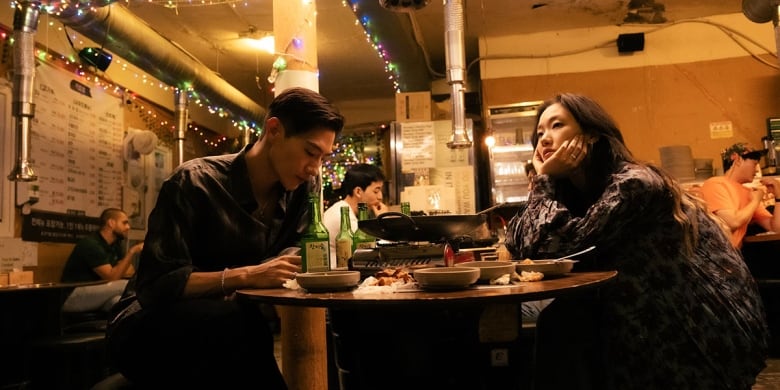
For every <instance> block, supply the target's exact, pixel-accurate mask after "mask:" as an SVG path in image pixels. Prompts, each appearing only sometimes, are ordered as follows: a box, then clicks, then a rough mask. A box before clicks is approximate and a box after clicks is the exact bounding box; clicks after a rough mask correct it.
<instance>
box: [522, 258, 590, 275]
mask: <svg viewBox="0 0 780 390" xmlns="http://www.w3.org/2000/svg"><path fill="white" fill-rule="evenodd" d="M533 262H534V263H533V264H522V261H517V262H516V263H517V272H520V271H533V272H541V273H543V274H544V275H545V276H554V275H563V274H565V273H567V272H571V269H572V268H573V267H574V263H576V262H577V260H568V259H566V260H533Z"/></svg>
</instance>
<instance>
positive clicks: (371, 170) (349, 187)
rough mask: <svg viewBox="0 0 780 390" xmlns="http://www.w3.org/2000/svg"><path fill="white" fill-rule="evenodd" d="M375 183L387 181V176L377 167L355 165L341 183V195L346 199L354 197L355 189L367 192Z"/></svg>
mask: <svg viewBox="0 0 780 390" xmlns="http://www.w3.org/2000/svg"><path fill="white" fill-rule="evenodd" d="M375 181H385V174H384V173H382V170H381V169H379V167H377V166H376V165H371V164H355V165H353V166H352V167H351V168H350V169H349V170H348V171H347V173H346V174H345V175H344V181H342V182H341V193H342V195H343V196H344V197H346V196H347V195H352V192H353V191H354V190H355V188H357V187H360V188H361V189H363V190H365V189H366V188H368V186H370V185H371V183H373V182H375Z"/></svg>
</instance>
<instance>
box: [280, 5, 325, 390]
mask: <svg viewBox="0 0 780 390" xmlns="http://www.w3.org/2000/svg"><path fill="white" fill-rule="evenodd" d="M273 6H274V9H273V10H274V40H275V43H274V44H275V46H276V52H277V53H284V54H280V55H282V57H283V58H284V60H285V62H286V64H287V65H286V68H285V69H283V70H280V72H279V74H278V75H277V78H276V82H275V86H274V92H275V93H276V94H277V95H278V94H279V93H281V92H282V91H284V90H286V89H288V88H291V87H306V88H309V89H311V90H314V91H319V80H318V79H317V12H316V8H317V7H316V3H315V1H314V0H311V1H301V0H296V1H290V0H274V3H273ZM277 312H278V314H279V317H280V318H281V321H282V334H281V344H282V374H283V375H284V379H285V381H286V382H287V386H288V387H289V388H290V390H318V389H322V390H327V388H328V350H327V345H326V340H327V339H326V336H327V335H326V334H325V309H320V308H303V307H293V306H280V307H278V308H277Z"/></svg>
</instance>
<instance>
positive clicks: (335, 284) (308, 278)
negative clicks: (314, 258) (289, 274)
mask: <svg viewBox="0 0 780 390" xmlns="http://www.w3.org/2000/svg"><path fill="white" fill-rule="evenodd" d="M295 279H296V280H297V281H298V285H300V286H301V287H303V288H305V289H306V290H307V291H309V292H328V291H345V290H351V289H353V288H355V287H357V285H358V283H360V271H327V272H307V273H303V274H298V275H297V276H295Z"/></svg>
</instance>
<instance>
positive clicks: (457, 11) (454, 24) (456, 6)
mask: <svg viewBox="0 0 780 390" xmlns="http://www.w3.org/2000/svg"><path fill="white" fill-rule="evenodd" d="M444 22H445V23H444V29H445V35H444V48H445V54H446V57H445V59H446V63H447V83H448V84H450V88H451V91H452V92H451V95H450V100H451V102H452V136H451V137H450V141H449V142H447V147H448V148H450V149H465V148H470V147H471V140H470V139H469V135H468V132H467V131H466V107H465V104H464V101H465V92H464V88H463V83H464V80H465V75H466V66H465V63H466V49H465V43H464V42H465V40H464V38H463V35H464V32H463V0H445V2H444Z"/></svg>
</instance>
